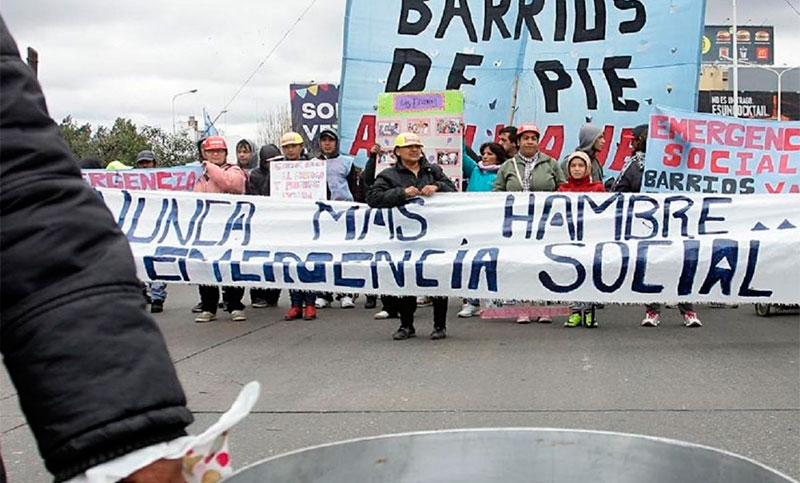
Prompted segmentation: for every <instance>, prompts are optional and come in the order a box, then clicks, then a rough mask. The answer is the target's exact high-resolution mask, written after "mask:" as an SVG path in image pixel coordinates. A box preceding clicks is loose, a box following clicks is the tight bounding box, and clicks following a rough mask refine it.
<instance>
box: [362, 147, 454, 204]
mask: <svg viewBox="0 0 800 483" xmlns="http://www.w3.org/2000/svg"><path fill="white" fill-rule="evenodd" d="M430 184H433V185H436V186H437V187H438V188H439V192H441V193H449V192H453V191H455V190H456V187H455V185H454V184H453V181H451V180H450V178H448V177H447V175H446V174H444V171H442V168H440V167H439V165H437V164H431V163H429V162H428V160H427V159H425V157H424V156H423V157H422V158H420V160H419V172H418V173H417V174H416V175H415V174H414V173H412V172H411V171H410V170H409V169H408V168H406V167H405V166H403V163H401V162H399V161H398V162H397V163H395V165H394V166H392V167H390V168H386V169H384V170H383V171H381V172H380V174H378V177H377V178H375V184H373V185H372V187H371V188H370V190H369V193H367V203H369V206H371V207H373V208H393V207H395V206H403V205H405V204H406V203H408V198H407V197H406V194H405V192H404V191H405V189H406V188H408V187H409V186H416V187H417V188H418V189H422V188H423V187H425V186H427V185H430Z"/></svg>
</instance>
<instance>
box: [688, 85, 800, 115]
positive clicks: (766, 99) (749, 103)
mask: <svg viewBox="0 0 800 483" xmlns="http://www.w3.org/2000/svg"><path fill="white" fill-rule="evenodd" d="M697 110H698V112H707V113H709V114H716V115H718V116H733V91H700V95H699V97H698V102H697ZM738 117H741V118H744V119H777V118H778V93H777V92H760V91H739V116H738ZM781 118H782V119H781V121H800V93H798V92H783V94H782V95H781Z"/></svg>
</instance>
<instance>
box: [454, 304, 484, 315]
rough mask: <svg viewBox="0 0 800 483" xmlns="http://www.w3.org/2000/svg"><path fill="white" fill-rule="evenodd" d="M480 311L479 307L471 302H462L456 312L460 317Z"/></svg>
mask: <svg viewBox="0 0 800 483" xmlns="http://www.w3.org/2000/svg"><path fill="white" fill-rule="evenodd" d="M480 312H481V308H480V307H476V306H474V305H472V304H469V303H467V304H464V305H462V306H461V312H459V313H458V316H459V317H461V318H467V317H472V316H473V315H478V314H479V313H480Z"/></svg>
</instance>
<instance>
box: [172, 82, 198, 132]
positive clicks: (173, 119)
mask: <svg viewBox="0 0 800 483" xmlns="http://www.w3.org/2000/svg"><path fill="white" fill-rule="evenodd" d="M195 92H197V89H192V90H189V91H184V92H179V93H177V94H175V95H174V96H172V135H173V136H174V135H175V134H176V132H175V99H177V98H178V97H180V96H182V95H184V94H194V93H195Z"/></svg>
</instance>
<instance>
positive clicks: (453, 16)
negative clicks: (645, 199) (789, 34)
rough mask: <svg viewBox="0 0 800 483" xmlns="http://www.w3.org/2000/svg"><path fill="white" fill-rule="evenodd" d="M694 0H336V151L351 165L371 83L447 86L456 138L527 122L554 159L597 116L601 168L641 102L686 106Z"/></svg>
mask: <svg viewBox="0 0 800 483" xmlns="http://www.w3.org/2000/svg"><path fill="white" fill-rule="evenodd" d="M704 14H705V1H704V0H652V1H649V0H648V1H647V2H645V1H644V0H554V1H524V0H521V1H517V0H495V1H486V2H484V1H471V0H424V1H423V0H382V1H380V2H376V1H374V0H348V2H347V11H346V18H345V40H344V59H343V66H342V80H341V83H340V105H341V112H340V126H341V136H342V151H343V152H345V153H347V154H349V155H352V156H357V158H356V162H357V163H359V164H361V163H363V162H364V160H365V159H366V156H367V154H368V151H369V149H370V147H371V146H372V144H373V142H374V138H375V104H376V101H377V98H378V95H379V94H380V93H383V92H396V91H428V90H445V89H447V90H452V89H459V90H461V91H462V92H463V93H464V98H465V115H464V120H465V123H466V130H465V141H466V142H467V144H469V145H471V146H473V147H477V146H479V145H480V144H481V143H483V142H484V141H489V140H493V139H494V138H495V135H496V133H497V131H498V129H499V128H500V127H502V126H503V125H506V124H507V123H508V122H509V118H510V113H511V110H512V105H513V102H514V90H515V89H514V87H515V79H516V78H518V79H519V84H518V89H517V101H516V108H517V110H516V112H515V115H514V123H515V124H517V125H518V124H520V123H522V122H535V123H537V124H538V125H539V127H540V128H541V129H542V139H541V142H540V148H541V149H542V151H544V152H546V153H547V154H550V155H551V156H553V157H555V158H556V159H561V158H562V157H563V156H565V155H566V154H568V153H569V152H571V151H572V150H574V148H575V147H576V146H577V145H578V131H579V129H580V128H581V125H582V124H584V123H586V122H587V121H591V122H592V123H594V124H597V125H600V126H603V127H604V128H605V131H604V132H605V137H606V140H607V143H606V148H605V149H604V150H603V151H602V152H601V153H599V155H598V158H599V159H600V161H601V162H602V163H604V166H605V172H606V177H607V178H608V177H610V176H612V175H615V174H617V173H618V172H619V171H620V170H621V169H622V167H623V165H624V162H625V158H626V156H627V155H628V154H629V153H630V130H631V128H633V127H634V126H636V125H638V124H644V123H646V122H647V120H648V115H649V112H650V109H651V107H652V106H653V105H656V104H662V105H669V106H673V107H677V108H683V109H689V110H694V109H695V106H696V97H697V83H698V79H699V64H700V44H701V42H700V39H701V37H702V30H703V22H704Z"/></svg>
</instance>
